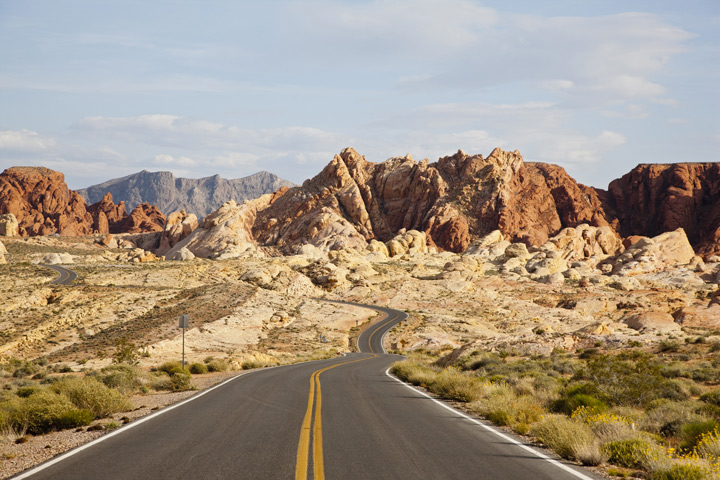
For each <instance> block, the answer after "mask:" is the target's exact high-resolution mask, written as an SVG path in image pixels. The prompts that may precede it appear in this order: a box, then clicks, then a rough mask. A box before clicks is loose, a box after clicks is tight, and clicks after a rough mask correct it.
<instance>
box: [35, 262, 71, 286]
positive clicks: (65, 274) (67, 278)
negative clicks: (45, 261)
mask: <svg viewBox="0 0 720 480" xmlns="http://www.w3.org/2000/svg"><path fill="white" fill-rule="evenodd" d="M43 267H47V268H51V269H53V270H55V271H56V272H57V273H58V278H56V279H55V280H53V281H52V282H50V283H51V284H53V285H69V284H70V283H72V282H73V280H75V279H76V278H77V273H75V272H73V271H72V270H68V269H67V268H65V267H61V266H59V265H43Z"/></svg>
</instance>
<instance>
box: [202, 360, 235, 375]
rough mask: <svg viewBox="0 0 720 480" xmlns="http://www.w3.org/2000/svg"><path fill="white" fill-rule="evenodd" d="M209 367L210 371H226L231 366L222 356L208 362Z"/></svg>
mask: <svg viewBox="0 0 720 480" xmlns="http://www.w3.org/2000/svg"><path fill="white" fill-rule="evenodd" d="M207 368H208V371H209V372H226V371H227V370H228V369H229V368H230V366H229V365H228V363H227V361H226V360H223V359H222V358H213V359H212V360H210V361H209V362H207Z"/></svg>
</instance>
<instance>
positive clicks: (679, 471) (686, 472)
mask: <svg viewBox="0 0 720 480" xmlns="http://www.w3.org/2000/svg"><path fill="white" fill-rule="evenodd" d="M707 478H714V477H710V476H709V475H708V473H707V471H706V469H705V468H703V467H701V466H700V465H673V466H672V467H670V468H669V469H667V470H660V471H657V472H653V473H652V475H650V480H705V479H707Z"/></svg>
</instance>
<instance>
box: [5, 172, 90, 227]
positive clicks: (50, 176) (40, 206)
mask: <svg viewBox="0 0 720 480" xmlns="http://www.w3.org/2000/svg"><path fill="white" fill-rule="evenodd" d="M10 213H11V214H13V215H14V216H15V218H16V219H17V222H18V234H19V235H22V236H31V235H50V234H53V233H59V234H61V235H86V234H89V233H92V224H93V218H92V216H91V215H90V213H88V211H87V210H86V208H85V201H84V200H83V199H82V197H81V196H80V195H78V194H77V193H76V192H74V191H72V190H69V189H68V187H67V185H66V184H65V176H64V175H63V174H62V173H60V172H55V171H53V170H50V169H47V168H44V167H13V168H8V169H7V170H5V171H4V172H3V173H2V174H0V214H10Z"/></svg>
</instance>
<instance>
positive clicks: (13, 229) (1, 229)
mask: <svg viewBox="0 0 720 480" xmlns="http://www.w3.org/2000/svg"><path fill="white" fill-rule="evenodd" d="M17 234H18V221H17V218H15V215H13V214H12V213H6V214H4V215H0V237H14V236H16V235H17Z"/></svg>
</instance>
